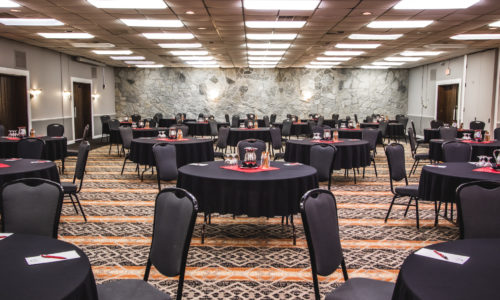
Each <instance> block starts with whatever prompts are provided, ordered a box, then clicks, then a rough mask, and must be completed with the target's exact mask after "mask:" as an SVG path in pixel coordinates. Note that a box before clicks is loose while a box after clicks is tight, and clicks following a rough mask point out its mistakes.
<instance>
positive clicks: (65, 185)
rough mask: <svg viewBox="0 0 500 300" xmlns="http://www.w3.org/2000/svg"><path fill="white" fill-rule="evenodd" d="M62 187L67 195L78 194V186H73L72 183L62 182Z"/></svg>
mask: <svg viewBox="0 0 500 300" xmlns="http://www.w3.org/2000/svg"><path fill="white" fill-rule="evenodd" d="M61 185H62V187H63V190H64V193H65V194H67V193H75V192H76V184H73V183H71V182H61Z"/></svg>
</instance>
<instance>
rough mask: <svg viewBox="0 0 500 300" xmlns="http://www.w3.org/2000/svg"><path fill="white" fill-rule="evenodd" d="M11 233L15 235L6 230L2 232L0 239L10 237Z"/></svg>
mask: <svg viewBox="0 0 500 300" xmlns="http://www.w3.org/2000/svg"><path fill="white" fill-rule="evenodd" d="M11 235H13V233H6V232H2V233H0V241H1V240H3V239H6V238H8V237H9V236H11Z"/></svg>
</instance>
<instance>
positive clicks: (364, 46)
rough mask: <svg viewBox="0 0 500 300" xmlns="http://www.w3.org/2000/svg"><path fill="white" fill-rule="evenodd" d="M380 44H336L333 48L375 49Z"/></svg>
mask: <svg viewBox="0 0 500 300" xmlns="http://www.w3.org/2000/svg"><path fill="white" fill-rule="evenodd" d="M379 46H380V44H345V43H344V44H342V43H340V44H337V45H335V48H341V49H375V48H377V47H379Z"/></svg>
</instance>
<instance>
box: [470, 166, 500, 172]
mask: <svg viewBox="0 0 500 300" xmlns="http://www.w3.org/2000/svg"><path fill="white" fill-rule="evenodd" d="M473 171H474V172H483V173H492V174H500V170H495V169H493V168H491V167H483V168H478V169H474V170H473Z"/></svg>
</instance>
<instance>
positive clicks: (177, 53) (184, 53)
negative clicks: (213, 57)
mask: <svg viewBox="0 0 500 300" xmlns="http://www.w3.org/2000/svg"><path fill="white" fill-rule="evenodd" d="M170 53H171V54H172V55H180V56H182V55H208V51H206V50H194V51H193V50H188V51H170Z"/></svg>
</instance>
